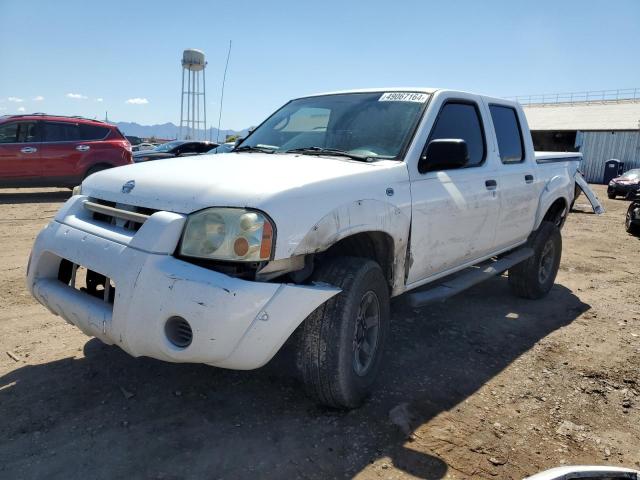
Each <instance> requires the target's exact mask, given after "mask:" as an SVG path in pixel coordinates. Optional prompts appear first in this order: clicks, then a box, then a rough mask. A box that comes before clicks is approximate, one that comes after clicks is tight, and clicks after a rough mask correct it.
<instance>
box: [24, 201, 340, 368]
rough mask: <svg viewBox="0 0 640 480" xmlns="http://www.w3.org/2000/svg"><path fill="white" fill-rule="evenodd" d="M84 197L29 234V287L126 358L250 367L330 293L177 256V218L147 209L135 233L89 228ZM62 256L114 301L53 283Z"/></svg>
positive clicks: (179, 222) (181, 221) (179, 221)
mask: <svg viewBox="0 0 640 480" xmlns="http://www.w3.org/2000/svg"><path fill="white" fill-rule="evenodd" d="M84 201H86V197H81V196H74V197H72V198H71V199H70V200H69V201H68V202H67V204H65V206H64V207H63V209H62V210H61V211H60V212H59V214H58V215H57V216H56V219H55V220H53V221H52V222H51V223H50V224H49V225H47V227H46V228H45V229H44V230H43V231H42V232H41V233H40V234H39V235H38V238H37V239H36V242H35V245H34V247H33V251H32V255H31V259H30V265H29V269H28V273H27V283H28V288H29V290H30V291H31V293H32V294H33V295H34V297H35V298H36V299H37V300H38V301H39V302H40V303H42V304H43V305H45V306H46V307H47V308H48V309H49V310H50V311H51V312H53V313H54V314H56V315H59V316H61V317H63V318H64V319H65V320H66V321H68V322H69V323H71V324H73V325H75V326H77V327H78V328H80V330H82V331H83V332H84V333H85V334H87V335H89V336H95V337H97V338H99V339H100V340H102V341H103V342H105V343H107V344H115V345H118V346H119V347H121V348H122V349H123V350H125V351H126V352H127V353H129V354H131V355H133V356H135V357H138V356H147V357H152V358H156V359H159V360H165V361H169V362H192V363H205V364H210V365H215V366H219V367H226V368H233V369H252V368H258V367H260V366H262V365H264V364H265V363H267V362H268V361H269V360H270V359H271V358H272V357H273V356H274V355H275V353H276V352H277V351H278V350H279V349H280V347H281V346H282V345H283V344H284V342H285V341H286V340H287V338H288V337H289V336H290V335H291V333H292V332H293V331H294V330H295V329H296V328H297V327H298V325H299V324H300V323H301V322H302V321H303V320H304V319H305V318H306V317H307V316H308V315H309V314H310V313H311V312H312V311H313V310H314V309H315V308H317V307H318V306H320V305H321V304H323V303H324V302H326V301H327V300H328V299H329V298H331V297H333V296H334V295H336V294H337V293H338V292H339V290H338V289H336V288H333V287H330V286H305V285H293V284H278V283H266V282H253V281H246V280H240V279H236V278H232V277H229V276H227V275H224V274H222V273H219V272H215V271H211V270H208V269H205V268H202V267H199V266H196V265H193V264H190V263H187V262H184V261H182V260H179V259H176V258H174V257H173V256H172V255H171V254H172V253H173V251H174V249H175V246H176V244H177V242H178V239H179V236H180V232H181V231H182V227H183V225H184V219H185V218H184V216H183V215H180V214H175V213H170V212H156V213H154V214H153V215H151V216H150V217H149V219H148V220H147V221H146V222H145V223H144V224H143V225H142V227H141V228H140V229H139V230H138V231H137V232H133V231H131V232H129V231H126V230H124V229H122V228H118V227H115V226H101V225H96V224H95V222H92V221H91V218H90V217H89V216H87V214H86V212H85V211H84V209H83V203H84ZM62 260H68V261H69V262H71V263H72V264H75V265H80V266H82V267H85V268H86V269H88V270H91V271H94V272H97V273H99V274H101V275H104V276H105V277H107V278H109V279H111V281H112V282H113V283H114V284H115V295H114V298H113V301H112V302H111V301H109V299H108V298H106V297H107V296H106V295H105V300H104V301H103V300H101V299H99V298H96V297H95V296H92V295H90V294H89V293H87V292H85V291H81V290H79V289H76V288H73V287H72V286H70V285H68V284H66V283H65V282H64V281H62V280H59V279H58V272H59V269H60V263H61V261H62ZM172 317H180V318H182V319H184V320H186V321H187V322H188V324H189V326H190V329H191V332H192V338H191V341H190V344H189V345H188V346H186V347H179V346H176V345H175V343H172V341H171V340H170V338H169V337H168V334H167V332H166V329H165V324H166V322H167V321H168V320H169V319H170V318H172Z"/></svg>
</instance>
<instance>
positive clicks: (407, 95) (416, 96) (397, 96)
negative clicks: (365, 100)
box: [378, 92, 429, 103]
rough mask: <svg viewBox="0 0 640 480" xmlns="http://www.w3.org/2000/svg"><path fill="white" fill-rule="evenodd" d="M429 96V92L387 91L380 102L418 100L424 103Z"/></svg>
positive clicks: (417, 101)
mask: <svg viewBox="0 0 640 480" xmlns="http://www.w3.org/2000/svg"><path fill="white" fill-rule="evenodd" d="M428 98H429V94H428V93H416V92H387V93H383V94H382V96H381V97H380V98H379V99H378V101H379V102H416V103H424V102H426V101H427V99H428Z"/></svg>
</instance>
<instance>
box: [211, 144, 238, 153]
mask: <svg viewBox="0 0 640 480" xmlns="http://www.w3.org/2000/svg"><path fill="white" fill-rule="evenodd" d="M234 146H235V143H223V144H222V145H218V146H217V147H213V148H212V149H211V150H209V151H208V152H207V153H228V152H230V151H231V150H233V147H234Z"/></svg>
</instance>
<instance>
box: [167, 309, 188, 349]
mask: <svg viewBox="0 0 640 480" xmlns="http://www.w3.org/2000/svg"><path fill="white" fill-rule="evenodd" d="M164 333H165V335H166V336H167V339H168V340H169V341H170V342H171V343H172V344H173V345H175V346H176V347H178V348H187V347H188V346H189V345H191V341H192V340H193V331H192V330H191V325H189V322H187V321H186V320H185V319H184V318H182V317H171V318H170V319H169V320H167V323H165V324H164Z"/></svg>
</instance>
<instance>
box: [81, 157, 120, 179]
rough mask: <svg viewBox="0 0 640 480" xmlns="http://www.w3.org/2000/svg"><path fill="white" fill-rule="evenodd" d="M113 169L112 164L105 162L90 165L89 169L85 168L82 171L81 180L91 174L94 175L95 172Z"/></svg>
mask: <svg viewBox="0 0 640 480" xmlns="http://www.w3.org/2000/svg"><path fill="white" fill-rule="evenodd" d="M114 167H115V165H113V164H112V163H109V162H106V161H104V162H96V163H93V164H91V166H89V168H87V169H86V170H85V171H84V175H83V177H82V179H83V180H84V179H85V178H87V177H88V176H89V175H91V174H92V173H95V172H97V171H100V170H106V169H108V168H114Z"/></svg>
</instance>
